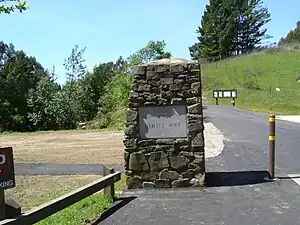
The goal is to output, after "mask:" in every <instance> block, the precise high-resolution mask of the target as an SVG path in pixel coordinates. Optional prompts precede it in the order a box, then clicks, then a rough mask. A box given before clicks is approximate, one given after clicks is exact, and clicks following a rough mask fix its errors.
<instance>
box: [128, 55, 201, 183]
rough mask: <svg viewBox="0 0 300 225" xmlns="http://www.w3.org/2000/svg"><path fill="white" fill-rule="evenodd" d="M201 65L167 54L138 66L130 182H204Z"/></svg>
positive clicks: (130, 115)
mask: <svg viewBox="0 0 300 225" xmlns="http://www.w3.org/2000/svg"><path fill="white" fill-rule="evenodd" d="M200 74H201V72H200V65H199V64H198V63H197V62H195V61H190V60H184V59H161V60H157V61H154V62H151V63H148V64H143V65H139V66H137V67H136V68H135V69H134V82H133V86H132V91H131V93H130V99H129V107H128V109H127V113H126V130H125V138H124V141H123V142H124V146H125V153H124V160H125V164H124V166H125V171H126V175H127V178H126V179H127V180H126V183H127V186H128V188H129V189H131V188H167V187H189V186H202V185H203V183H204V174H205V163H204V160H205V158H204V136H203V130H204V126H203V114H202V99H201V96H202V93H201V75H200Z"/></svg>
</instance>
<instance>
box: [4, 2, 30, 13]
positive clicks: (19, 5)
mask: <svg viewBox="0 0 300 225" xmlns="http://www.w3.org/2000/svg"><path fill="white" fill-rule="evenodd" d="M28 8H29V7H28V5H27V2H26V1H24V0H0V14H1V13H6V14H10V13H12V12H14V11H19V12H20V13H22V12H23V11H25V10H27V9H28Z"/></svg>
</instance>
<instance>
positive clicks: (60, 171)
mask: <svg viewBox="0 0 300 225" xmlns="http://www.w3.org/2000/svg"><path fill="white" fill-rule="evenodd" d="M105 166H106V167H108V168H114V169H115V171H123V167H122V165H105ZM14 167H15V174H16V175H101V174H103V165H102V164H46V163H16V164H15V165H14Z"/></svg>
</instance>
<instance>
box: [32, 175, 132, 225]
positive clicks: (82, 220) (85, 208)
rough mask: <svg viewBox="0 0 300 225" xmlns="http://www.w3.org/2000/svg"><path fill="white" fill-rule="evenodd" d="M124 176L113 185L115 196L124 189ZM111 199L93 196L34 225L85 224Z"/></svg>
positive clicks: (101, 210) (100, 195) (98, 195)
mask: <svg viewBox="0 0 300 225" xmlns="http://www.w3.org/2000/svg"><path fill="white" fill-rule="evenodd" d="M125 182H126V179H125V176H124V175H122V177H121V180H120V181H118V182H117V183H116V184H115V188H116V196H119V195H120V193H119V192H120V191H121V190H124V189H125ZM111 203H112V199H111V198H110V197H108V196H103V194H94V195H92V196H89V197H87V198H85V199H83V200H81V201H80V202H77V203H75V204H73V205H71V206H69V207H67V208H66V209H63V210H61V211H60V212H58V213H56V214H54V215H52V216H50V217H48V218H46V219H44V220H42V221H40V222H38V223H36V224H37V225H50V224H51V225H80V224H87V223H89V222H91V221H93V220H94V219H95V218H97V217H98V216H100V215H101V213H102V212H104V211H105V210H106V209H107V208H108V207H109V205H110V204H111Z"/></svg>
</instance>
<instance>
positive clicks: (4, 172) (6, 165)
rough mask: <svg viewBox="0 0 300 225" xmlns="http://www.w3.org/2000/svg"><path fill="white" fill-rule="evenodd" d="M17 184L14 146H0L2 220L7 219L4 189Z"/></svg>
mask: <svg viewBox="0 0 300 225" xmlns="http://www.w3.org/2000/svg"><path fill="white" fill-rule="evenodd" d="M15 186H16V182H15V171H14V159H13V150H12V147H7V148H0V220H3V219H6V212H5V208H6V205H5V194H4V190H5V189H9V188H13V187H15Z"/></svg>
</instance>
